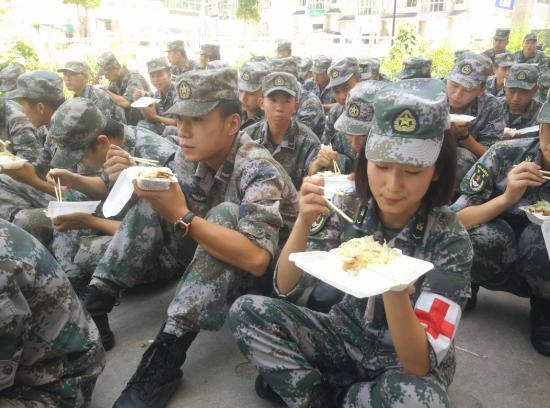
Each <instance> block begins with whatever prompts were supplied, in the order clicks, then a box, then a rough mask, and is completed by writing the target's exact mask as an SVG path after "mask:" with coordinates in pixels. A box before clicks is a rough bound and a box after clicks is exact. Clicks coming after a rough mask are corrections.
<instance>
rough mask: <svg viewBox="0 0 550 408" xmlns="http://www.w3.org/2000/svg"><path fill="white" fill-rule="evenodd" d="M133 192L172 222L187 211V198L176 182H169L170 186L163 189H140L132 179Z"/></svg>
mask: <svg viewBox="0 0 550 408" xmlns="http://www.w3.org/2000/svg"><path fill="white" fill-rule="evenodd" d="M134 193H135V194H136V196H137V197H138V198H141V199H143V200H146V201H147V202H148V203H149V205H150V206H151V208H152V209H153V210H155V212H156V213H157V214H158V215H160V216H161V217H162V218H164V219H165V220H167V221H168V222H170V223H172V224H174V223H175V222H176V221H177V220H178V219H179V218H181V217H183V216H184V215H185V214H187V213H188V212H189V208H188V207H187V200H186V199H185V195H184V194H183V192H182V191H181V188H180V185H179V184H178V183H177V182H173V183H171V184H170V188H169V189H168V190H165V191H147V190H142V189H140V188H139V187H138V185H137V181H135V180H134Z"/></svg>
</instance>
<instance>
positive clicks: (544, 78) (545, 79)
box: [534, 69, 550, 104]
mask: <svg viewBox="0 0 550 408" xmlns="http://www.w3.org/2000/svg"><path fill="white" fill-rule="evenodd" d="M548 91H550V69H549V70H547V71H542V72H541V74H540V75H539V82H538V91H537V94H536V95H535V98H534V99H535V101H537V102H538V103H540V104H543V103H544V102H545V101H546V96H547V95H548Z"/></svg>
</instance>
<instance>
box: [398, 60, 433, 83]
mask: <svg viewBox="0 0 550 408" xmlns="http://www.w3.org/2000/svg"><path fill="white" fill-rule="evenodd" d="M395 76H396V77H397V78H399V79H414V78H431V77H432V59H431V58H424V57H412V58H408V59H406V60H405V61H403V70H402V71H400V72H398V73H397V74H396V75H395Z"/></svg>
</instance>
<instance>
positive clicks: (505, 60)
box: [486, 52, 516, 98]
mask: <svg viewBox="0 0 550 408" xmlns="http://www.w3.org/2000/svg"><path fill="white" fill-rule="evenodd" d="M515 63H516V60H515V58H514V55H513V54H511V53H509V52H503V53H501V54H498V55H497V56H496V57H495V62H493V73H494V75H492V76H490V77H489V79H488V80H487V86H486V90H487V92H489V93H490V94H491V95H493V96H496V97H497V98H500V97H501V96H504V84H505V83H506V80H507V79H508V73H509V72H510V68H511V67H512V65H514V64H515Z"/></svg>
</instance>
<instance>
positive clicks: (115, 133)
mask: <svg viewBox="0 0 550 408" xmlns="http://www.w3.org/2000/svg"><path fill="white" fill-rule="evenodd" d="M99 135H105V136H107V137H108V138H109V139H110V140H112V139H120V138H123V137H124V125H123V124H122V123H120V122H117V121H116V120H113V119H111V118H107V124H106V125H105V127H104V128H103V130H102V131H101V132H99V134H98V136H99ZM98 143H99V142H98V141H97V137H96V138H95V139H94V140H92V141H91V142H90V143H89V144H88V146H86V148H88V149H90V150H94V149H95V147H96V146H97V145H98Z"/></svg>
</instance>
